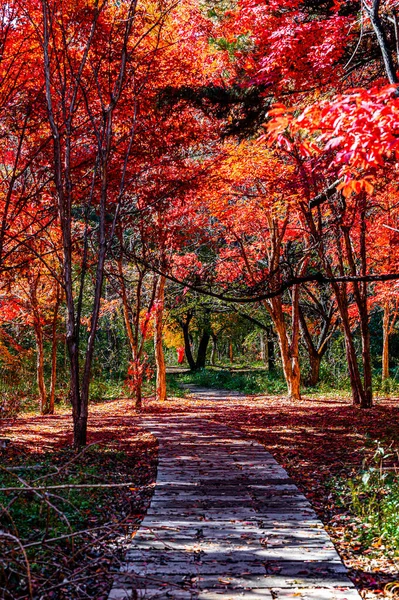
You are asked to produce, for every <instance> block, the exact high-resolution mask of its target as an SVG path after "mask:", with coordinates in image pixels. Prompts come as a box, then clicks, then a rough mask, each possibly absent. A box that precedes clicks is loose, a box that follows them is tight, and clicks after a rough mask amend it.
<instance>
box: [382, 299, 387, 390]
mask: <svg viewBox="0 0 399 600" xmlns="http://www.w3.org/2000/svg"><path fill="white" fill-rule="evenodd" d="M382 330H383V336H382V381H386V380H387V379H389V302H386V303H385V304H384V317H383V321H382Z"/></svg>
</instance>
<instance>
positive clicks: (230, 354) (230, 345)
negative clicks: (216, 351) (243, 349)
mask: <svg viewBox="0 0 399 600" xmlns="http://www.w3.org/2000/svg"><path fill="white" fill-rule="evenodd" d="M229 359H230V362H231V363H232V362H233V359H234V356H233V344H232V342H229Z"/></svg>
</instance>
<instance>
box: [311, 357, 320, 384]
mask: <svg viewBox="0 0 399 600" xmlns="http://www.w3.org/2000/svg"><path fill="white" fill-rule="evenodd" d="M321 359H322V356H321V354H319V353H318V352H317V351H316V352H309V362H310V377H309V385H310V387H315V386H316V385H317V384H318V383H319V380H320V364H321Z"/></svg>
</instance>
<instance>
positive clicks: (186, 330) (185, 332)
mask: <svg viewBox="0 0 399 600" xmlns="http://www.w3.org/2000/svg"><path fill="white" fill-rule="evenodd" d="M192 318H193V315H192V314H191V313H188V314H187V317H186V320H185V321H180V327H181V328H182V330H183V337H184V351H185V353H186V358H187V362H188V366H189V367H190V370H191V371H195V369H196V364H195V360H194V357H193V353H192V351H191V343H190V333H189V327H190V321H191V319H192Z"/></svg>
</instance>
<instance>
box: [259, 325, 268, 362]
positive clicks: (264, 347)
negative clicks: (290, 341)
mask: <svg viewBox="0 0 399 600" xmlns="http://www.w3.org/2000/svg"><path fill="white" fill-rule="evenodd" d="M260 353H261V358H262V362H263V363H264V364H265V367H266V369H267V370H268V371H270V361H269V340H268V339H267V337H266V335H265V333H264V332H263V331H262V332H261V333H260Z"/></svg>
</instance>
